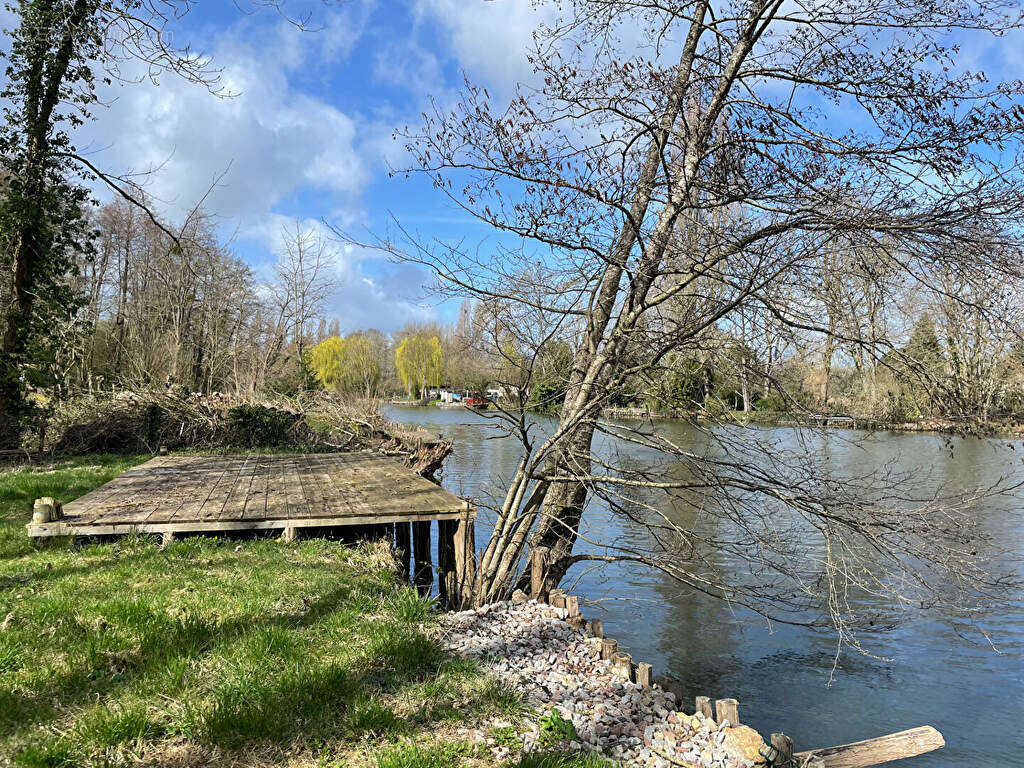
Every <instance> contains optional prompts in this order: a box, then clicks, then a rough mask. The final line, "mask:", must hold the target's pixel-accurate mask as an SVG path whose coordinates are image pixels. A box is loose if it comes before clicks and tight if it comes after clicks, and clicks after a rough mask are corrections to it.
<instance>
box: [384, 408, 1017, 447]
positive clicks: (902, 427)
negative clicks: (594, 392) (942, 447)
mask: <svg viewBox="0 0 1024 768" xmlns="http://www.w3.org/2000/svg"><path fill="white" fill-rule="evenodd" d="M388 405H392V406H397V407H400V408H422V409H431V408H437V407H441V408H449V409H450V408H461V407H463V406H460V405H454V406H439V405H438V402H437V401H434V402H430V403H420V402H412V401H405V400H392V401H390V402H389V403H388ZM467 410H476V409H472V408H470V409H467ZM537 415H538V416H549V417H553V416H555V415H557V414H555V413H552V412H547V411H538V412H537ZM601 415H602V416H604V417H605V418H609V419H638V420H643V421H648V420H655V421H666V422H678V423H698V424H701V423H703V424H711V423H715V424H726V425H728V424H732V425H736V426H758V427H809V428H814V429H861V430H865V431H868V432H883V431H884V432H908V433H914V432H921V433H932V434H941V435H965V436H966V435H970V436H977V437H1005V438H1024V424H1022V423H1017V422H1010V423H1004V422H999V423H984V424H983V423H978V422H969V421H950V420H947V419H932V418H928V419H921V420H919V421H909V422H895V421H886V420H884V419H877V418H871V417H868V416H846V415H841V414H810V413H808V414H799V413H792V412H789V411H757V410H754V411H724V412H722V413H721V414H718V415H717V416H711V415H710V414H706V413H703V412H699V411H687V412H682V411H652V410H649V409H647V408H641V407H628V406H621V407H612V408H604V409H602V411H601Z"/></svg>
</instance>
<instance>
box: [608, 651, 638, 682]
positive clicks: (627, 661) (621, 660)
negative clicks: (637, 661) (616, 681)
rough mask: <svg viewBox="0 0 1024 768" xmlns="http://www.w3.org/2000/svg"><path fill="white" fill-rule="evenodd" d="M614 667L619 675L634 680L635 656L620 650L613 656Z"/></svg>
mask: <svg viewBox="0 0 1024 768" xmlns="http://www.w3.org/2000/svg"><path fill="white" fill-rule="evenodd" d="M612 669H613V670H614V671H615V674H617V675H618V676H619V677H622V678H625V679H626V680H629V681H630V682H632V681H633V680H634V677H633V658H632V657H631V656H630V655H629V654H628V653H626V652H625V651H619V652H618V653H616V654H615V655H614V656H613V657H612Z"/></svg>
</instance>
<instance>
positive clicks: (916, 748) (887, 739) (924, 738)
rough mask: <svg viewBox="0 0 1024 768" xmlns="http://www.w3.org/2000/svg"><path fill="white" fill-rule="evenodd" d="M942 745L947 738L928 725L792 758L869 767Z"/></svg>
mask: <svg viewBox="0 0 1024 768" xmlns="http://www.w3.org/2000/svg"><path fill="white" fill-rule="evenodd" d="M944 746H946V740H945V739H943V738H942V734H941V733H939V732H938V731H937V730H935V729H934V728H932V727H931V726H930V725H922V726H921V727H920V728H911V729H910V730H908V731H900V732H899V733H890V734H889V735H888V736H879V737H878V738H876V739H865V740H864V741H854V742H852V743H850V744H840V745H839V746H836V747H826V748H824V749H811V750H807V751H806V752H797V753H796V754H795V755H793V757H794V758H795V759H796V761H797V764H798V765H801V764H803V762H806V761H809V760H811V759H813V758H817V759H820V760H821V761H822V763H823V765H824V768H868V766H871V765H878V764H879V763H885V762H888V761H890V760H902V759H903V758H906V757H916V756H917V755H923V754H924V753H925V752H931V751H933V750H936V749H942V748H943V747H944Z"/></svg>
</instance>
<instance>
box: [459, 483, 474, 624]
mask: <svg viewBox="0 0 1024 768" xmlns="http://www.w3.org/2000/svg"><path fill="white" fill-rule="evenodd" d="M473 514H474V513H473V510H472V508H471V507H470V506H469V504H468V503H467V504H466V511H465V514H463V515H462V517H460V518H459V524H458V527H457V528H456V529H455V581H456V583H457V588H456V592H457V594H456V595H455V601H456V602H455V606H456V607H458V608H468V607H469V605H470V604H471V602H472V600H473V597H474V594H473V592H474V589H475V587H476V550H475V547H476V528H475V525H474V521H473Z"/></svg>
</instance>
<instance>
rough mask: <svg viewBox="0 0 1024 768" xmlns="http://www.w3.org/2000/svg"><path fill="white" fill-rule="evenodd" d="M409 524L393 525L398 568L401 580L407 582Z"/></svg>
mask: <svg viewBox="0 0 1024 768" xmlns="http://www.w3.org/2000/svg"><path fill="white" fill-rule="evenodd" d="M410 525H411V523H395V554H396V555H397V557H398V568H399V571H400V573H401V574H402V580H403V581H405V582H408V581H409V574H410V570H409V558H410V557H411V556H412V531H411V530H410V528H409V526H410Z"/></svg>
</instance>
